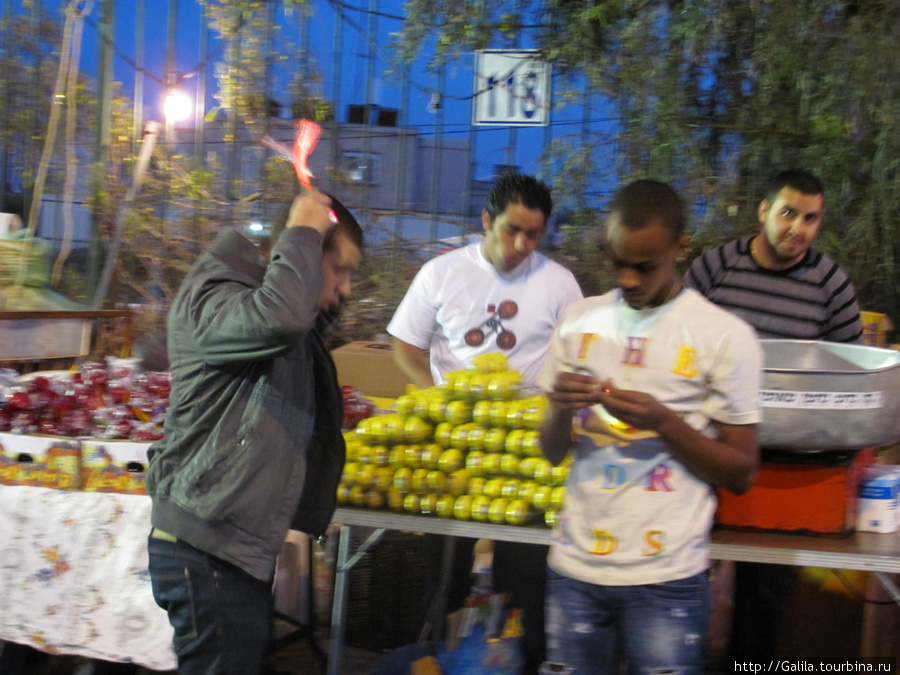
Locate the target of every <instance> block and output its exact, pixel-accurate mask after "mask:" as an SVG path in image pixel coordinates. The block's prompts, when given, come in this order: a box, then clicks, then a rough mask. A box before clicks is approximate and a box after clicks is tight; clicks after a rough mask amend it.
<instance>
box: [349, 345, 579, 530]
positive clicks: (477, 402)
mask: <svg viewBox="0 0 900 675" xmlns="http://www.w3.org/2000/svg"><path fill="white" fill-rule="evenodd" d="M546 405H547V400H546V398H545V397H544V396H543V395H541V394H540V393H539V392H535V391H533V390H532V391H530V390H529V389H527V388H525V387H523V386H522V383H521V376H520V374H519V372H518V371H515V370H509V369H508V368H507V361H506V358H505V357H504V356H503V354H484V355H482V356H480V357H476V359H474V360H473V364H472V369H471V370H459V371H454V372H451V373H448V374H447V377H446V381H445V383H444V384H442V385H439V386H435V387H431V388H429V389H423V390H417V391H415V392H413V393H410V394H406V395H403V396H400V397H399V398H397V399H396V401H395V402H394V404H393V406H392V408H391V410H390V411H388V412H387V413H385V414H376V415H374V416H372V417H368V418H365V419H363V420H361V421H360V422H359V424H358V425H357V426H356V428H355V429H352V430H350V431H347V432H345V439H346V441H347V463H346V464H345V466H344V473H343V476H342V478H341V483H340V485H339V487H338V502H339V503H340V504H342V505H345V506H352V507H364V508H373V509H390V510H392V511H398V512H406V513H411V514H422V515H436V516H440V517H442V518H456V519H458V520H472V521H477V522H491V523H497V524H508V525H528V524H533V523H536V522H540V521H543V522H544V523H546V524H547V525H550V526H552V525H553V523H554V521H555V518H556V513H557V511H558V510H559V508H560V506H561V505H562V499H563V494H564V492H565V487H564V484H565V480H566V476H567V475H568V472H569V466H570V465H571V462H572V458H571V456H570V457H567V458H566V459H565V460H564V461H563V462H562V463H560V464H559V465H557V466H552V465H551V464H550V462H548V461H547V460H546V459H544V457H543V454H542V452H541V443H540V437H539V432H538V427H539V426H540V424H541V420H542V419H543V416H544V411H545V409H546Z"/></svg>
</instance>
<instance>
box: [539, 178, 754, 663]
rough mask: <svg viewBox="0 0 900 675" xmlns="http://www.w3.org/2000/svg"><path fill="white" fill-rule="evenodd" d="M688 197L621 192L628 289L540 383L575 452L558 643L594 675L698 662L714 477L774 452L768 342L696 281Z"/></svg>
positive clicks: (590, 304)
mask: <svg viewBox="0 0 900 675" xmlns="http://www.w3.org/2000/svg"><path fill="white" fill-rule="evenodd" d="M683 230H684V215H683V210H682V206H681V202H680V200H679V199H678V196H677V195H676V194H675V192H674V191H673V190H672V189H671V188H670V187H669V186H667V185H665V184H663V183H659V182H657V181H650V180H643V181H637V182H635V183H632V184H630V185H628V186H626V187H625V188H623V189H622V190H620V191H619V193H618V194H617V195H616V197H615V199H614V200H613V204H612V206H611V207H610V215H609V218H608V220H607V233H606V239H607V245H608V249H609V252H610V256H611V257H612V262H613V268H614V269H615V272H616V284H617V286H618V288H617V289H615V290H613V291H611V292H609V293H607V294H605V295H602V296H597V297H592V298H586V299H585V300H582V301H580V302H576V303H574V304H572V305H570V306H569V307H568V308H567V309H566V311H565V313H564V315H563V318H562V319H561V321H560V324H559V327H558V328H557V330H556V332H555V333H554V336H553V340H552V341H551V345H550V350H549V352H548V354H547V359H546V361H545V364H544V369H543V371H542V373H541V377H540V384H541V386H542V387H543V388H544V390H545V391H546V392H547V397H548V398H549V399H550V406H549V409H548V414H547V417H546V419H545V420H544V423H543V425H542V427H541V443H542V448H543V451H544V455H545V456H546V457H547V458H548V459H549V460H550V461H551V462H553V463H555V464H558V463H559V462H561V461H562V460H563V459H564V458H565V457H566V455H567V454H568V453H569V451H573V452H574V463H573V464H572V467H571V468H570V471H569V477H568V480H567V482H566V493H565V499H564V502H563V508H562V510H561V511H560V513H559V514H558V515H557V519H556V523H555V526H554V536H553V545H552V546H551V549H550V555H549V558H548V566H549V571H548V580H547V588H548V593H547V653H548V656H549V658H550V659H551V660H552V661H556V662H561V663H564V664H565V665H567V666H570V667H573V668H574V669H575V672H577V673H579V674H583V675H617V674H618V673H619V672H621V671H620V667H621V662H622V661H625V662H627V663H628V665H629V668H628V670H629V672H635V673H636V672H640V673H650V672H660V673H661V672H667V673H669V672H671V673H676V672H677V673H685V674H687V673H698V672H700V670H701V667H702V655H703V643H704V636H705V633H706V627H707V623H708V607H709V596H708V593H709V589H708V581H707V569H708V567H709V554H708V544H709V532H710V529H711V527H712V522H713V513H714V511H715V505H716V498H715V492H714V490H713V487H714V486H715V487H722V488H725V489H727V490H730V491H732V492H735V493H741V492H743V491H745V490H746V489H747V488H749V487H750V485H751V483H752V481H753V477H754V474H755V471H756V466H757V463H758V456H759V447H758V441H757V433H756V424H757V423H758V422H759V420H760V417H761V416H760V412H759V409H758V404H757V395H758V388H759V379H760V372H761V363H762V356H761V349H760V346H759V343H758V341H757V339H756V336H755V334H754V331H753V329H752V328H751V327H750V326H749V324H747V323H745V322H744V321H743V320H742V319H739V318H738V317H737V316H734V315H733V314H730V313H728V312H726V311H725V310H723V309H721V308H719V307H717V306H715V305H714V304H712V303H711V302H709V301H708V300H706V299H705V298H704V297H703V296H701V295H700V294H699V293H697V292H696V291H694V290H691V289H688V288H684V287H683V286H682V283H681V280H680V279H679V278H678V274H677V269H676V266H677V262H678V260H680V259H681V257H682V256H683V255H684V251H685V245H686V241H687V239H686V237H684V235H683Z"/></svg>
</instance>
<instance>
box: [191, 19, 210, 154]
mask: <svg viewBox="0 0 900 675" xmlns="http://www.w3.org/2000/svg"><path fill="white" fill-rule="evenodd" d="M208 59H209V26H208V24H207V21H206V12H203V13H202V14H201V16H200V69H199V72H198V73H197V100H196V101H195V102H194V159H196V160H197V161H200V160H201V159H203V157H204V156H205V154H206V153H205V149H206V148H205V142H204V141H205V138H206V135H205V134H204V124H205V117H206V115H205V110H206V78H207V77H208V76H209V68H208V67H207V63H206V62H207V60H208Z"/></svg>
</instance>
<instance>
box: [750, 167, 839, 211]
mask: <svg viewBox="0 0 900 675" xmlns="http://www.w3.org/2000/svg"><path fill="white" fill-rule="evenodd" d="M786 187H790V188H793V189H795V190H799V191H800V192H802V193H803V194H807V195H824V194H825V188H824V187H822V183H820V182H819V179H818V178H816V177H815V176H813V175H812V174H811V173H810V172H809V171H806V170H805V169H788V170H787V171H782V172H781V173H779V174H778V175H777V176H774V177H773V178H772V180H770V181H769V184H768V185H767V186H766V196H765V199H766V201H767V202H769V203H770V204H771V203H772V202H774V201H775V200H776V199H777V198H778V193H779V192H781V190H782V189H784V188H786Z"/></svg>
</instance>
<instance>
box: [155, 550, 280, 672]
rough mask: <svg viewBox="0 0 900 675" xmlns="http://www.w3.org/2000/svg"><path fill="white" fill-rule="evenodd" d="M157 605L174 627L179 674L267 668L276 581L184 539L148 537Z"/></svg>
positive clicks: (253, 670) (255, 670)
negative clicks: (270, 581)
mask: <svg viewBox="0 0 900 675" xmlns="http://www.w3.org/2000/svg"><path fill="white" fill-rule="evenodd" d="M148 549H149V553H150V580H151V583H152V586H153V597H154V599H155V600H156V604H158V605H159V606H160V607H162V608H163V609H164V610H166V612H168V614H169V623H171V624H172V627H173V628H174V629H175V638H174V646H175V654H176V655H177V656H178V672H179V674H180V675H255V674H257V673H265V672H266V668H267V661H268V653H269V646H270V645H269V643H270V638H271V622H272V584H271V583H266V582H263V581H260V580H259V579H256V578H254V577H252V576H251V575H249V574H247V573H246V572H244V571H243V570H241V569H239V568H238V567H236V566H234V565H232V564H230V563H227V562H225V561H224V560H220V559H219V558H216V557H214V556H211V555H209V554H207V553H204V552H203V551H199V550H197V549H195V548H194V547H193V546H189V545H188V544H185V543H184V542H181V541H176V542H171V541H164V540H161V539H156V538H154V537H150V539H149V543H148Z"/></svg>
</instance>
